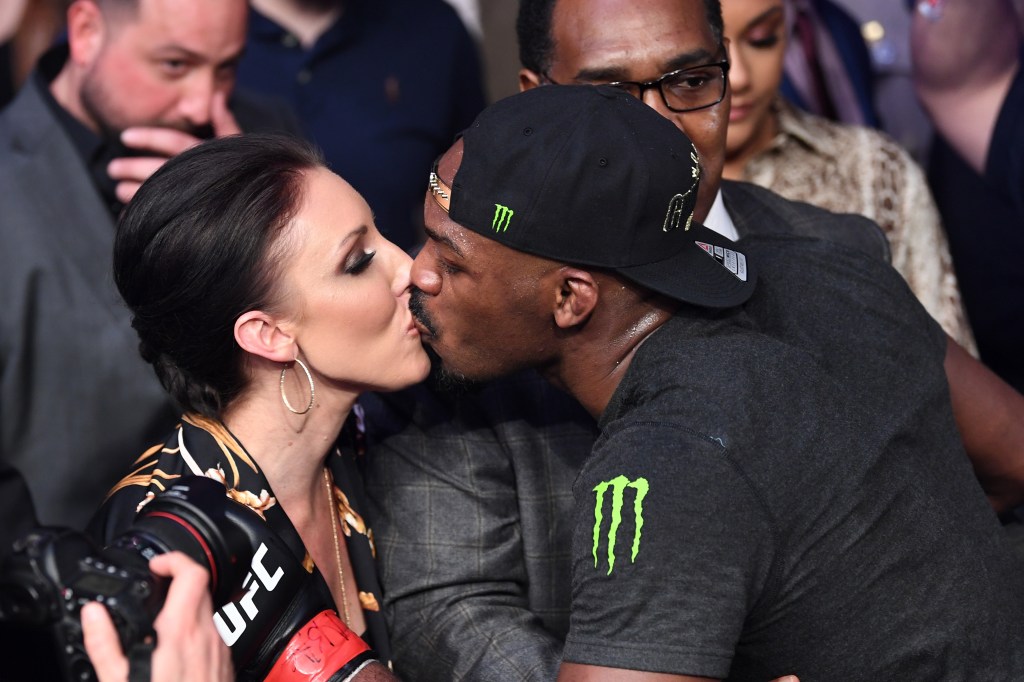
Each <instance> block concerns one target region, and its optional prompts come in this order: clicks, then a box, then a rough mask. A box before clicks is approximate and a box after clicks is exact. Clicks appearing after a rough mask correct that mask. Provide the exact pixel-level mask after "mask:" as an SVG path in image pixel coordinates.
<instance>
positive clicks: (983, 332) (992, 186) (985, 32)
mask: <svg viewBox="0 0 1024 682" xmlns="http://www.w3.org/2000/svg"><path fill="white" fill-rule="evenodd" d="M1021 17H1022V3H1021V2H1020V1H1019V0H1015V1H1014V2H1011V1H1010V0H992V1H991V2H986V3H969V2H966V1H965V0H922V2H919V3H916V4H915V14H914V18H913V33H912V48H913V63H914V79H915V84H916V88H917V93H918V96H919V97H920V98H921V102H922V103H923V104H924V106H925V109H926V110H927V111H928V113H929V115H930V116H931V119H932V123H933V124H934V126H935V129H936V131H937V133H938V135H937V136H936V138H935V144H934V145H933V148H932V154H931V159H930V162H929V179H930V180H931V183H932V188H933V191H934V194H935V197H936V199H937V201H938V202H939V208H940V210H941V211H942V215H943V220H944V223H945V226H946V232H947V234H948V235H949V245H950V250H951V251H952V254H953V262H954V264H955V265H956V270H957V276H958V278H959V281H960V287H961V290H962V291H963V297H964V304H965V306H966V308H967V313H968V315H969V317H970V320H971V326H972V328H973V330H974V334H975V338H976V339H977V342H978V351H979V353H980V356H981V359H982V360H984V361H985V363H986V364H987V365H989V366H990V367H991V368H992V369H993V370H994V371H995V372H996V373H997V374H999V375H1000V376H1001V377H1002V378H1003V379H1004V380H1006V381H1007V382H1009V383H1010V384H1012V385H1013V386H1014V387H1015V388H1017V390H1019V391H1020V390H1024V353H1022V352H1021V349H1022V348H1024V268H1022V267H1021V266H1020V263H1021V259H1022V258H1024V229H1022V227H1024V72H1022V70H1021V50H1022V45H1024V29H1022V18H1021Z"/></svg>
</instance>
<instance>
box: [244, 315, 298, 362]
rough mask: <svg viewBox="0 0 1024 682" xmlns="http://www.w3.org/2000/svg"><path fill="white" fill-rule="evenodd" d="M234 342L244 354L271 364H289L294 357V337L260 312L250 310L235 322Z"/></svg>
mask: <svg viewBox="0 0 1024 682" xmlns="http://www.w3.org/2000/svg"><path fill="white" fill-rule="evenodd" d="M235 341H236V342H237V343H238V345H239V346H240V347H241V348H242V350H244V351H245V352H247V353H252V354H253V355H257V356H259V357H261V358H266V359H267V360H270V361H272V362H291V361H292V360H294V359H295V356H296V351H297V348H296V343H295V337H294V336H292V335H291V334H290V333H289V332H288V331H287V330H285V329H283V328H282V327H281V325H280V324H279V323H278V321H277V320H276V319H274V318H273V317H272V316H270V315H268V314H267V313H265V312H263V311H262V310H250V311H249V312H247V313H244V314H243V315H241V316H240V317H239V318H238V319H237V320H235Z"/></svg>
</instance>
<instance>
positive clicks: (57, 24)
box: [0, 0, 69, 107]
mask: <svg viewBox="0 0 1024 682" xmlns="http://www.w3.org/2000/svg"><path fill="white" fill-rule="evenodd" d="M68 2H69V0H5V2H4V3H2V4H0V107H3V106H6V105H7V103H8V102H10V101H11V99H13V98H14V93H16V92H17V91H18V89H19V88H20V87H21V85H22V83H24V82H25V79H26V78H28V75H29V73H31V72H32V69H33V68H34V67H35V65H36V60H37V59H39V56H40V55H41V54H43V52H45V51H46V50H47V49H48V48H49V47H50V45H51V44H52V43H53V40H54V38H56V37H57V35H58V34H59V33H60V31H61V30H62V29H63V28H64V18H65V14H66V12H67V6H68Z"/></svg>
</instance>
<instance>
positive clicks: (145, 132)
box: [107, 92, 242, 204]
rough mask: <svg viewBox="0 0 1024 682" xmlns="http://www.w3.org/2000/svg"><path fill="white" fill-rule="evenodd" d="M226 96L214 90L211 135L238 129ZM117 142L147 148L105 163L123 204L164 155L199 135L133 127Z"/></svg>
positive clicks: (191, 143)
mask: <svg viewBox="0 0 1024 682" xmlns="http://www.w3.org/2000/svg"><path fill="white" fill-rule="evenodd" d="M227 101H228V96H227V93H225V92H217V93H216V94H214V96H213V102H212V104H211V107H210V125H211V127H212V128H213V134H214V137H226V136H228V135H237V134H238V133H240V132H242V129H241V128H239V126H238V122H237V121H236V120H235V117H234V115H232V113H231V111H230V110H229V109H228V104H227ZM121 142H122V143H123V144H124V145H125V146H127V147H131V148H133V149H143V150H145V151H147V152H151V155H150V156H129V157H122V158H119V159H114V160H113V161H111V162H110V163H109V164H108V165H107V173H108V174H109V175H110V177H111V178H113V179H114V180H115V181H117V199H118V201H120V202H121V203H124V204H127V203H128V202H129V201H131V198H132V197H133V196H135V192H137V191H138V189H139V186H140V185H142V183H143V182H145V181H146V178H148V177H149V176H150V175H152V174H153V173H155V172H156V169H157V168H159V167H160V166H162V165H164V162H165V161H167V159H169V158H171V157H172V156H175V155H177V154H180V153H181V152H183V151H185V150H186V149H189V148H190V147H194V146H196V145H197V144H199V143H200V142H202V140H201V139H199V138H198V137H196V136H194V135H190V134H189V133H186V132H184V131H181V130H176V129H174V128H161V127H134V128H127V129H125V130H124V132H122V133H121Z"/></svg>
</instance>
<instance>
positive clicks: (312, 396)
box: [281, 358, 316, 414]
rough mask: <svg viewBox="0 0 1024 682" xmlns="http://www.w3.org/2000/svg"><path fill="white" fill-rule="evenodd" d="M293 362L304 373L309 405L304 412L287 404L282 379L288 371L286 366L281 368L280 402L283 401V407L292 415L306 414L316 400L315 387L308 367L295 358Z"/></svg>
mask: <svg viewBox="0 0 1024 682" xmlns="http://www.w3.org/2000/svg"><path fill="white" fill-rule="evenodd" d="M295 362H297V363H299V367H301V368H302V371H303V372H305V373H306V381H308V382H309V404H308V405H306V409H304V410H296V409H295V408H294V407H292V404H291V403H290V402H288V396H287V395H286V394H285V392H284V377H285V374H286V373H287V371H288V365H287V364H286V365H285V366H284V367H282V368H281V400H282V401H284V406H285V407H287V408H288V411H289V412H292V413H294V414H306V413H307V412H309V411H310V410H311V409H312V408H313V401H314V400H315V399H316V387H315V386H313V375H312V374H310V373H309V367H306V363H304V362H303V361H302V360H299V359H298V358H295Z"/></svg>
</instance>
